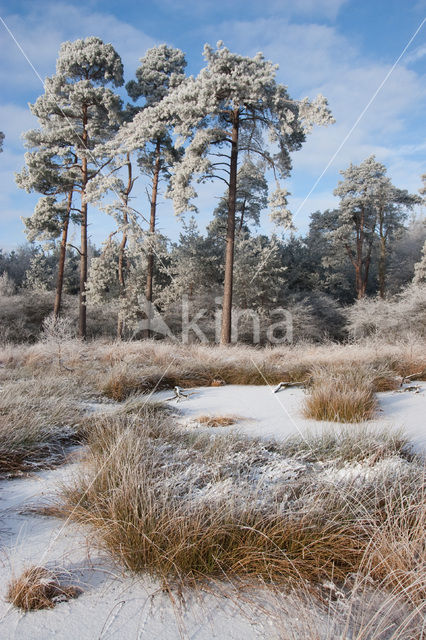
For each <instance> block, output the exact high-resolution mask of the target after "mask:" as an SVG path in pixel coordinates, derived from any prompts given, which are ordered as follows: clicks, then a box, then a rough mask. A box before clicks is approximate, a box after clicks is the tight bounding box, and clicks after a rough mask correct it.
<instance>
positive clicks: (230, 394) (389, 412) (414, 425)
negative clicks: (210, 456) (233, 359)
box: [156, 382, 426, 451]
mask: <svg viewBox="0 0 426 640" xmlns="http://www.w3.org/2000/svg"><path fill="white" fill-rule="evenodd" d="M416 385H419V386H420V388H421V392H420V393H413V392H410V391H405V392H404V391H403V392H399V391H398V392H395V391H388V392H386V393H379V394H378V396H379V403H380V411H379V416H378V417H377V419H376V420H375V421H374V422H372V423H371V425H372V427H374V425H377V426H378V427H383V426H389V427H392V428H397V429H403V431H404V433H406V434H407V436H408V437H409V438H410V440H412V441H413V443H414V444H415V445H416V447H417V448H418V449H419V450H422V451H426V382H420V383H416ZM273 389H274V388H273V387H267V386H244V385H229V386H225V387H200V388H198V389H193V390H191V393H192V392H193V393H192V395H189V397H188V398H187V399H186V400H185V399H184V400H181V401H179V402H176V401H175V400H172V401H170V402H169V404H170V405H171V406H176V407H178V408H179V410H180V411H181V412H182V418H183V419H182V422H183V424H185V422H187V423H188V426H190V425H191V424H194V422H195V419H196V418H197V417H199V416H201V415H212V416H218V415H227V416H228V415H229V416H235V417H238V418H239V420H238V422H237V424H236V425H233V426H229V427H217V428H219V429H220V430H221V431H223V432H226V431H239V432H241V433H245V434H247V435H250V436H260V437H265V438H274V439H277V440H283V439H284V438H286V437H288V436H291V435H298V434H299V435H304V434H306V433H307V432H321V431H323V430H324V429H336V428H338V425H336V423H332V424H330V423H325V422H317V421H315V420H307V419H306V418H304V417H303V415H302V412H301V406H302V401H303V398H304V395H305V391H304V390H303V389H299V388H295V387H293V388H291V387H290V388H287V389H283V390H281V391H279V392H278V393H273ZM156 398H158V399H167V398H170V392H167V391H165V392H162V393H158V394H156ZM217 428H216V429H217ZM204 429H205V428H204Z"/></svg>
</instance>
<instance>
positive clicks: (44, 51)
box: [0, 2, 157, 91]
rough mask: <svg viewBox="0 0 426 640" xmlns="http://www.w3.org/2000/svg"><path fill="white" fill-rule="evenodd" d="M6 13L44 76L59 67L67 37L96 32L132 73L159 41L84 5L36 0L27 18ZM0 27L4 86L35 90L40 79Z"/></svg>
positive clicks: (20, 41) (25, 49)
mask: <svg viewBox="0 0 426 640" xmlns="http://www.w3.org/2000/svg"><path fill="white" fill-rule="evenodd" d="M3 18H4V20H5V22H6V24H7V26H8V27H9V29H10V31H11V32H12V34H13V36H14V37H15V39H16V40H17V42H18V43H19V44H20V46H21V47H22V49H23V50H24V52H25V54H26V55H27V57H28V59H29V60H30V61H31V63H32V64H33V65H34V67H35V69H36V70H37V72H38V73H39V74H40V76H41V77H42V78H44V77H46V76H47V75H51V74H53V73H54V72H55V62H56V58H57V54H58V51H59V47H60V45H61V43H62V42H64V41H65V40H74V39H76V38H84V37H87V36H89V35H96V36H98V37H100V38H101V39H103V40H104V41H105V42H111V43H112V44H113V45H114V46H115V47H116V49H117V51H118V53H119V54H120V55H121V57H122V60H123V63H124V65H125V68H126V69H127V73H129V74H132V73H133V72H134V70H135V68H136V66H137V63H138V59H139V58H140V57H141V56H142V55H143V54H144V53H145V51H146V49H148V48H149V47H152V46H154V45H155V44H157V42H156V40H155V39H154V38H152V37H151V36H148V35H147V34H145V33H144V32H143V31H141V30H140V29H137V28H136V27H134V26H132V25H130V24H128V23H127V22H124V21H122V20H119V19H118V18H116V17H115V16H113V15H111V14H107V13H102V12H99V11H92V10H91V9H90V8H89V7H85V6H84V5H82V4H80V5H78V6H77V5H72V4H67V3H61V2H59V3H52V2H46V3H37V4H36V5H33V6H32V8H31V9H30V10H29V11H28V13H27V14H26V15H25V17H22V16H20V15H17V14H9V15H5V16H3ZM1 28H2V34H1V49H2V50H1V57H2V66H1V70H0V81H1V83H2V86H3V87H5V88H6V90H7V88H9V89H11V88H15V89H18V90H22V88H25V90H26V91H28V90H29V89H30V90H31V89H32V90H37V89H38V88H39V87H40V84H41V83H40V80H39V79H38V78H37V76H36V74H35V73H34V71H33V70H32V69H31V67H30V65H29V64H28V61H27V60H26V59H25V57H24V55H23V54H22V52H21V51H20V50H19V49H18V47H17V45H16V44H15V43H14V42H13V40H12V38H11V37H10V36H9V34H7V33H6V31H5V30H4V28H3V26H2V27H1Z"/></svg>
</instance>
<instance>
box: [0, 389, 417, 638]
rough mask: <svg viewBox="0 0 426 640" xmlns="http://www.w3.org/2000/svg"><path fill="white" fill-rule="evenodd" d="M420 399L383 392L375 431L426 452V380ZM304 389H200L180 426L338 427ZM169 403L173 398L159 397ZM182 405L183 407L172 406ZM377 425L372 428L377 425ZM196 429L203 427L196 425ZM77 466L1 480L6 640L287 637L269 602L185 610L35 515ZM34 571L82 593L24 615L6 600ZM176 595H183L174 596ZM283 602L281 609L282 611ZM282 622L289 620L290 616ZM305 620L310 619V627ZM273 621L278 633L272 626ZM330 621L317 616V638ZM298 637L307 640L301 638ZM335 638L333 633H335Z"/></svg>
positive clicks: (0, 607)
mask: <svg viewBox="0 0 426 640" xmlns="http://www.w3.org/2000/svg"><path fill="white" fill-rule="evenodd" d="M421 387H422V391H421V393H418V394H414V393H410V392H406V393H392V392H388V393H383V394H380V405H381V409H382V411H381V416H380V418H378V420H377V421H376V423H375V424H377V425H380V426H384V425H389V426H392V427H397V428H404V430H405V431H406V433H407V434H408V435H409V437H410V438H411V439H412V440H413V442H415V444H416V446H417V447H418V448H419V449H421V450H423V451H426V420H425V416H426V383H421ZM303 395H304V392H303V390H301V389H295V388H293V389H285V390H283V391H281V392H279V393H277V394H273V393H272V389H271V388H269V387H260V386H251V387H244V386H227V387H215V388H200V389H196V390H194V393H193V395H190V396H189V398H188V399H187V400H183V401H181V402H180V403H178V404H177V406H178V407H179V409H180V411H181V412H182V415H181V422H182V424H183V425H186V426H187V427H188V428H194V425H195V418H196V417H197V416H200V415H212V416H217V415H233V416H236V417H238V418H239V420H238V422H237V424H236V425H234V426H230V427H218V428H216V429H215V430H216V431H217V430H220V431H223V432H226V431H230V430H238V431H240V432H243V433H246V434H248V435H253V436H261V437H268V438H269V437H274V438H277V439H282V438H285V437H287V436H288V435H293V434H298V433H299V434H304V433H306V431H307V430H311V431H312V430H318V429H321V430H322V429H329V428H333V429H336V425H333V426H332V427H330V425H326V424H324V423H319V422H314V421H310V420H306V419H304V418H303V417H302V415H301V401H302V399H303ZM156 396H157V397H158V398H167V397H170V393H169V392H164V393H161V394H156ZM170 404H171V405H172V406H176V402H175V401H172V402H170ZM373 426H374V425H373ZM195 428H197V427H195ZM77 465H78V461H74V462H72V463H70V464H67V465H64V466H63V467H61V468H57V469H55V470H50V471H42V472H39V473H36V474H33V475H32V476H30V477H25V478H18V479H14V480H3V481H1V482H0V537H1V544H2V549H1V555H0V589H1V592H0V638H1V639H3V638H4V639H5V640H6V639H7V640H9V639H10V640H12V639H19V640H34V639H43V640H48V639H50V638H59V639H66V640H68V639H75V638H78V640H89V639H90V640H91V639H94V638H97V639H102V640H104V639H105V640H106V639H113V638H114V639H118V638H120V639H124V638H125V639H126V640H127V639H128V640H133V639H135V640H139V639H142V638H144V639H150V640H151V639H154V638H158V639H160V640H169V639H170V640H173V639H175V638H176V639H178V638H191V639H193V640H210V639H213V638H227V639H229V640H243V639H244V640H254V639H256V638H263V639H266V638H268V639H273V638H279V637H280V635H279V632H278V631H276V629H277V628H279V626H280V624H279V623H278V622H277V624H276V626H275V622H274V621H273V620H272V618H271V616H270V615H267V613H266V612H265V611H264V610H263V609H262V607H263V606H265V599H263V600H262V598H260V599H256V598H248V597H247V596H245V597H244V598H237V597H235V594H232V593H231V594H230V593H228V596H229V595H231V597H225V596H220V595H212V594H208V593H207V594H206V593H202V594H198V595H196V594H193V595H191V596H185V597H186V598H188V597H189V598H190V599H189V600H186V603H185V604H184V605H183V604H182V603H180V604H179V603H178V602H173V600H172V599H171V598H170V596H169V595H168V594H167V593H165V592H164V591H163V590H162V589H161V585H159V584H158V583H156V582H155V581H153V580H151V579H149V578H147V577H143V578H140V577H138V578H132V577H131V576H129V575H128V574H127V575H126V574H123V573H122V572H121V571H120V569H119V568H117V567H114V566H113V565H112V564H111V562H110V561H109V560H108V559H107V558H106V557H104V556H103V555H102V553H101V552H100V551H98V550H96V548H95V547H94V546H91V545H90V540H89V539H88V532H86V531H85V530H84V529H83V528H82V527H77V526H76V525H70V524H68V523H64V522H63V521H62V520H59V519H56V518H53V517H50V516H49V517H46V516H43V515H40V514H38V513H35V512H34V510H33V509H32V507H34V506H37V505H40V504H45V503H46V501H48V500H49V497H51V496H52V495H53V494H54V492H55V489H56V488H57V486H58V484H59V483H61V482H66V481H67V478H68V477H69V476H70V474H72V473H73V472H74V471H75V468H76V466H77ZM29 564H35V565H42V566H47V567H54V568H58V567H61V568H63V569H64V571H66V572H67V573H69V575H70V579H71V582H72V583H73V584H76V583H78V584H80V586H81V587H82V588H83V590H84V592H83V594H82V595H81V596H80V597H79V598H78V599H76V600H71V601H69V602H65V603H61V604H59V605H58V606H56V607H55V608H54V609H52V610H43V611H39V612H33V613H27V614H23V613H22V612H20V611H19V610H17V609H15V608H13V607H11V606H10V605H9V604H8V603H6V602H5V600H4V595H5V592H6V588H7V584H8V582H9V580H10V578H11V576H12V575H13V574H14V573H15V574H17V575H19V573H20V572H21V571H22V569H23V568H24V567H26V566H28V565H29ZM176 597H177V596H176ZM286 602H287V607H288V608H287V607H286V611H285V619H286V621H287V623H288V626H289V628H293V630H296V633H295V636H294V637H298V635H297V625H298V624H299V623H300V617H299V613H298V611H297V604H296V603H294V602H292V601H291V598H290V597H288V598H287V601H286ZM284 603H285V601H284V600H283V601H282V602H281V605H280V606H283V604H284ZM283 615H284V614H283ZM302 622H303V623H305V621H302ZM271 623H273V624H272V626H271ZM325 623H326V618H324V617H323V616H321V615H320V614H319V612H317V613H316V621H315V625H316V631H317V632H318V631H319V630H320V628H321V625H322V624H324V625H325ZM300 637H301V638H302V637H307V636H302V635H300ZM328 637H331V636H328Z"/></svg>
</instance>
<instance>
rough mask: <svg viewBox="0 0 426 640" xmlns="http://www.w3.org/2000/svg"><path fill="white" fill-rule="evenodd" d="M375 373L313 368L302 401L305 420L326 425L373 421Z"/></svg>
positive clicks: (344, 368) (370, 369)
mask: <svg viewBox="0 0 426 640" xmlns="http://www.w3.org/2000/svg"><path fill="white" fill-rule="evenodd" d="M376 409H377V400H376V398H375V395H374V371H373V370H372V368H371V367H352V368H346V367H333V368H330V367H324V366H318V367H315V368H314V369H313V371H312V386H311V388H310V390H309V394H308V396H307V397H306V399H305V403H304V408H303V413H304V415H305V416H306V417H307V418H312V419H314V420H326V421H327V422H344V423H346V422H363V421H364V420H370V419H371V418H373V417H374V415H375V412H376Z"/></svg>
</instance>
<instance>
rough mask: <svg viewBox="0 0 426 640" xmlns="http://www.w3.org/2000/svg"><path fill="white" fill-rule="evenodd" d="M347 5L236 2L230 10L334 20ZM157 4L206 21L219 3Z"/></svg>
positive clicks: (340, 0) (341, 0)
mask: <svg viewBox="0 0 426 640" xmlns="http://www.w3.org/2000/svg"><path fill="white" fill-rule="evenodd" d="M346 2H348V0H263V2H259V0H233V1H232V7H230V9H231V10H232V12H233V13H234V12H235V13H240V14H241V15H246V14H247V13H250V14H251V15H257V16H263V15H280V16H282V15H285V16H288V17H290V16H306V15H309V16H310V17H311V18H312V17H315V18H319V17H321V18H327V19H330V20H333V19H335V18H336V16H337V14H338V13H339V10H340V9H341V7H342V6H343V5H344V4H346ZM156 4H157V5H160V6H162V7H163V8H166V9H168V10H170V11H178V12H179V13H184V14H189V15H196V16H197V17H204V18H206V17H208V16H211V15H214V14H215V13H216V11H217V9H218V2H217V0H202V1H200V0H157V3H156Z"/></svg>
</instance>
